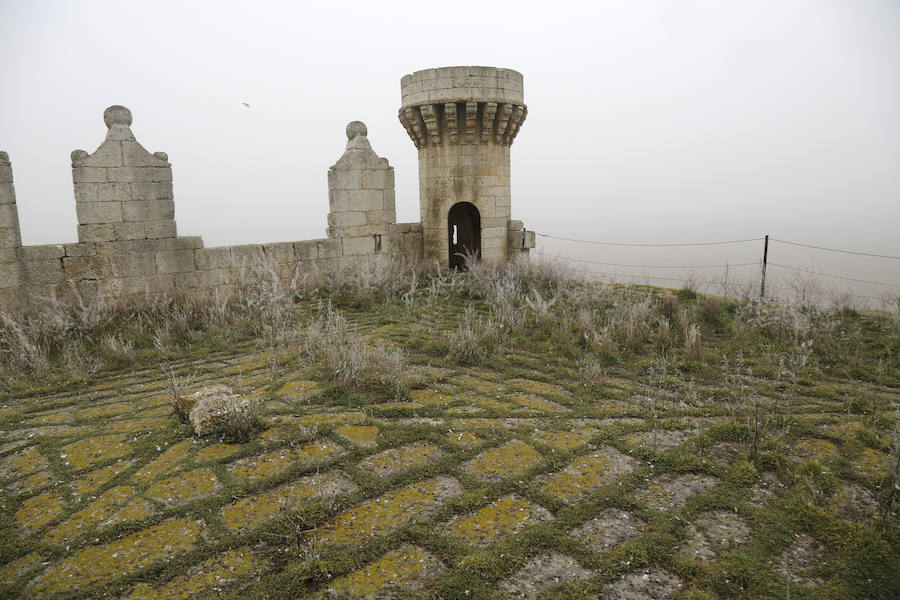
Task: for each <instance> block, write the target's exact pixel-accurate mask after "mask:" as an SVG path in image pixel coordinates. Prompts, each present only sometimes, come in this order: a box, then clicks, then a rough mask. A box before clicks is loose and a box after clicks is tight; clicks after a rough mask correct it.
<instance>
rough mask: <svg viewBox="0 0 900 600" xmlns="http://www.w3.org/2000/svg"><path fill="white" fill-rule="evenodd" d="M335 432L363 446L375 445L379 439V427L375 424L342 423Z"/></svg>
mask: <svg viewBox="0 0 900 600" xmlns="http://www.w3.org/2000/svg"><path fill="white" fill-rule="evenodd" d="M334 432H335V433H337V434H338V435H339V436H341V437H342V438H344V439H345V440H347V441H348V442H350V443H352V444H355V445H356V446H361V447H363V448H371V447H373V446H375V444H376V442H377V439H378V428H377V427H375V426H374V425H342V426H340V427H338V428H336V429H335V430H334Z"/></svg>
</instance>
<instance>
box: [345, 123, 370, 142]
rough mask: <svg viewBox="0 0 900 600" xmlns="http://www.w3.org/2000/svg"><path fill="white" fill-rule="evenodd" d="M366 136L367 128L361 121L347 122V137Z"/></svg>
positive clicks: (349, 138)
mask: <svg viewBox="0 0 900 600" xmlns="http://www.w3.org/2000/svg"><path fill="white" fill-rule="evenodd" d="M359 135H361V136H367V135H369V130H368V128H367V127H366V124H365V123H363V122H362V121H350V122H349V123H347V139H348V140H352V139H353V138H355V137H356V136H359Z"/></svg>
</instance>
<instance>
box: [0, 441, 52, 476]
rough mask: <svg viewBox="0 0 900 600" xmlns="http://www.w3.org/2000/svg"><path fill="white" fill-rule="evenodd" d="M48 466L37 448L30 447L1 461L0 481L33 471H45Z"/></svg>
mask: <svg viewBox="0 0 900 600" xmlns="http://www.w3.org/2000/svg"><path fill="white" fill-rule="evenodd" d="M49 466H50V463H49V462H47V458H46V457H45V456H44V455H43V454H41V452H40V450H38V449H37V446H31V447H30V448H27V449H25V450H21V451H19V452H16V453H15V454H13V455H12V456H7V457H6V458H4V459H3V462H2V463H0V479H11V478H13V477H21V476H22V475H27V474H29V473H34V472H35V471H42V470H45V469H47V468H48V467H49Z"/></svg>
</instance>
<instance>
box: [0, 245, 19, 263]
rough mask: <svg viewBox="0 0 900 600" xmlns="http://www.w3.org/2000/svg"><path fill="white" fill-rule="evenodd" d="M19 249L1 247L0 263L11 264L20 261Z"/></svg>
mask: <svg viewBox="0 0 900 600" xmlns="http://www.w3.org/2000/svg"><path fill="white" fill-rule="evenodd" d="M19 259H20V257H19V250H18V248H2V247H0V263H10V262H15V261H17V260H19Z"/></svg>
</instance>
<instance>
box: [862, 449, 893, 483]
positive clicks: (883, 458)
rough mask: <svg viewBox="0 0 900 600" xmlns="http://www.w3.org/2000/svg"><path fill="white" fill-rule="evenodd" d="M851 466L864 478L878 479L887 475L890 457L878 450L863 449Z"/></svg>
mask: <svg viewBox="0 0 900 600" xmlns="http://www.w3.org/2000/svg"><path fill="white" fill-rule="evenodd" d="M853 464H854V465H855V466H856V468H857V470H859V472H860V473H862V474H863V475H865V476H866V477H868V478H870V479H879V478H881V477H884V476H885V475H886V474H887V472H888V468H889V466H890V457H889V456H888V455H887V454H884V453H883V452H879V451H878V450H872V449H871V448H865V449H863V451H862V453H861V454H860V455H859V458H857V459H856V460H855V461H854V462H853Z"/></svg>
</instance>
